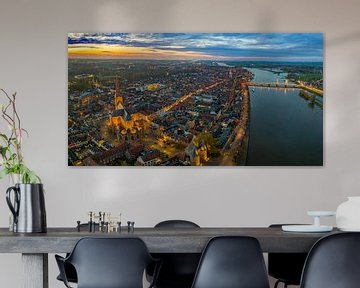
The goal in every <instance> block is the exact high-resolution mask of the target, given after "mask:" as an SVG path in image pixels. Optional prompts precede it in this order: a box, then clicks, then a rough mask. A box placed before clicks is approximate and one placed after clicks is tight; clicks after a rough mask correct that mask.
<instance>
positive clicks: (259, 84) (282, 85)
mask: <svg viewBox="0 0 360 288" xmlns="http://www.w3.org/2000/svg"><path fill="white" fill-rule="evenodd" d="M247 85H248V86H249V87H266V88H279V89H289V88H298V89H304V90H306V91H309V92H311V93H313V94H316V95H318V96H321V97H322V96H323V90H320V89H317V88H315V87H311V86H306V85H303V84H298V83H286V82H285V83H278V82H248V84H247Z"/></svg>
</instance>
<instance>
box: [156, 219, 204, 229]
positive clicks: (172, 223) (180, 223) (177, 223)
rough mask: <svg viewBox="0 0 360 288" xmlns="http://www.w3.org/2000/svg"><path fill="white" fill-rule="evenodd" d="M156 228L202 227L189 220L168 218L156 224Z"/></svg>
mask: <svg viewBox="0 0 360 288" xmlns="http://www.w3.org/2000/svg"><path fill="white" fill-rule="evenodd" d="M155 228H200V226H199V225H197V224H196V223H194V222H191V221H188V220H166V221H162V222H160V223H158V224H156V225H155Z"/></svg>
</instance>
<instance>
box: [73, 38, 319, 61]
mask: <svg viewBox="0 0 360 288" xmlns="http://www.w3.org/2000/svg"><path fill="white" fill-rule="evenodd" d="M68 54H69V58H120V59H154V60H172V59H173V60H215V61H216V60H218V61H221V60H222V61H226V60H228V61H236V60H238V61H246V60H249V61H256V60H259V61H306V62H322V61H323V35H322V34H321V33H307V34H303V33H290V34H288V33H286V34H285V33H215V34H210V33H196V34H193V33H69V35H68Z"/></svg>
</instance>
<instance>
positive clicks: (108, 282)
mask: <svg viewBox="0 0 360 288" xmlns="http://www.w3.org/2000/svg"><path fill="white" fill-rule="evenodd" d="M55 259H56V262H57V264H58V267H59V270H60V275H61V277H62V279H63V282H64V284H65V286H66V287H69V288H70V284H69V282H68V279H67V275H66V273H65V263H70V264H71V265H73V266H74V268H75V270H76V273H77V287H78V288H94V287H101V288H143V274H144V271H145V269H146V267H147V266H148V265H149V264H151V263H154V262H157V264H158V265H156V266H155V272H154V281H156V276H157V274H158V271H159V269H160V262H159V261H158V260H155V259H154V258H152V256H151V255H150V253H149V251H148V249H147V247H146V245H145V243H144V242H143V241H142V240H141V239H139V238H105V237H102V238H90V237H89V238H82V239H80V240H79V241H78V242H77V244H76V245H75V247H74V249H73V251H72V252H71V253H70V255H69V256H68V257H66V258H63V257H61V256H59V255H55ZM149 287H153V283H151V285H150V286H149Z"/></svg>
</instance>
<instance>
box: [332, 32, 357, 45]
mask: <svg viewBox="0 0 360 288" xmlns="http://www.w3.org/2000/svg"><path fill="white" fill-rule="evenodd" d="M359 40H360V31H359V32H354V33H350V34H347V35H342V36H340V37H335V38H333V39H329V40H328V41H326V47H331V46H336V45H344V44H349V43H353V42H356V41H359Z"/></svg>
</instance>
